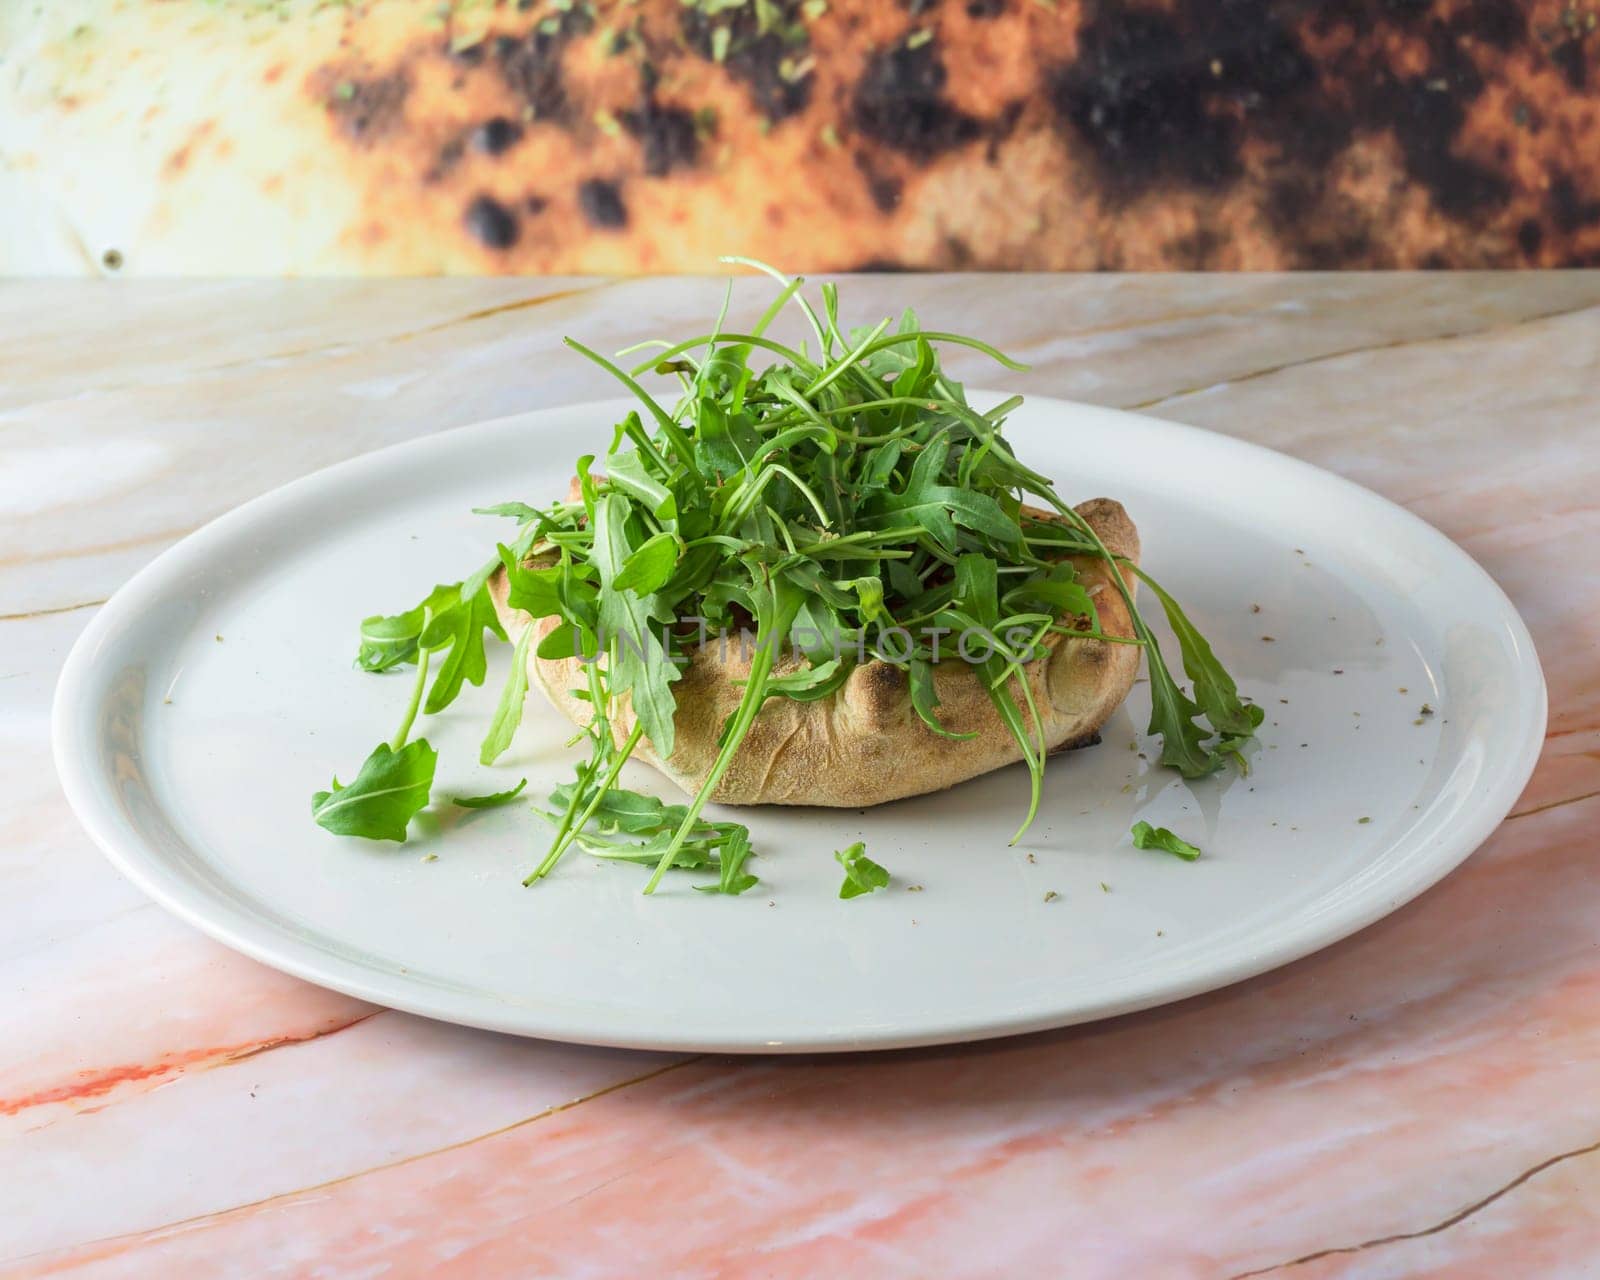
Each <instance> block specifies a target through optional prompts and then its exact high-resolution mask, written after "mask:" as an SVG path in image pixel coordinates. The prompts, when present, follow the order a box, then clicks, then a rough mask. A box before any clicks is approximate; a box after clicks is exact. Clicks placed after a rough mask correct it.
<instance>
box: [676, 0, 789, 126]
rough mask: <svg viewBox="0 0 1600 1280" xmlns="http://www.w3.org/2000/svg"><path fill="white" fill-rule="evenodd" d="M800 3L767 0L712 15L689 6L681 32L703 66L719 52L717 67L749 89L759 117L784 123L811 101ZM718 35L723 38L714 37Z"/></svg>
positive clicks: (696, 6) (683, 16) (684, 14)
mask: <svg viewBox="0 0 1600 1280" xmlns="http://www.w3.org/2000/svg"><path fill="white" fill-rule="evenodd" d="M802 3H803V0H768V2H767V3H765V4H761V5H754V4H741V5H740V6H738V7H737V8H728V9H722V10H721V11H720V12H716V13H714V14H708V13H706V12H704V11H702V9H701V8H700V6H698V5H690V6H687V7H685V8H684V10H683V15H682V18H681V19H680V21H681V24H682V26H681V29H682V31H683V37H684V39H685V40H686V41H687V42H688V44H689V47H690V48H691V49H693V50H694V51H695V52H696V53H698V54H699V55H700V56H701V57H702V58H705V59H706V60H707V61H715V60H717V54H718V52H719V49H720V51H721V54H722V57H721V59H720V60H721V62H722V65H723V66H724V67H726V68H727V70H728V74H729V75H731V76H733V78H734V79H736V80H738V81H741V82H742V83H743V84H745V85H747V86H748V87H749V89H750V93H751V96H752V97H754V98H755V101H756V106H757V107H758V108H759V109H760V111H761V114H762V115H764V116H766V117H767V118H768V119H769V120H783V119H786V118H787V117H789V116H792V115H797V114H799V113H800V112H802V111H804V110H805V109H806V105H807V104H808V103H809V102H810V101H811V81H812V78H813V77H812V76H810V75H808V74H805V73H804V72H803V71H802V70H801V62H802V60H803V59H804V58H805V56H806V53H807V51H808V50H809V48H810V43H811V42H810V37H809V36H808V35H807V33H806V27H805V23H804V21H803V20H802V15H801V12H800V10H801V6H802ZM708 7H709V6H708ZM758 11H759V12H758ZM719 29H720V30H723V31H726V32H727V35H726V36H719V35H718V34H717V32H718V30H719ZM724 41H725V42H726V44H725V45H724V44H723V42H724Z"/></svg>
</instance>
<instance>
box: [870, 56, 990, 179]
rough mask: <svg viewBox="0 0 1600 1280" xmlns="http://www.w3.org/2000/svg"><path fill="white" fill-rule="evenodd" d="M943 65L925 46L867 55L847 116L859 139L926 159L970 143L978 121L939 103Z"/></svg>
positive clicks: (945, 103) (976, 133) (942, 97)
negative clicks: (848, 115)
mask: <svg viewBox="0 0 1600 1280" xmlns="http://www.w3.org/2000/svg"><path fill="white" fill-rule="evenodd" d="M945 80H946V74H945V69H944V63H943V62H942V61H941V60H940V58H939V55H938V53H937V52H936V51H935V50H934V47H933V44H932V43H931V42H929V43H927V44H921V45H918V46H917V47H916V48H915V49H913V48H910V47H908V46H906V45H904V44H900V45H895V46H894V47H893V48H890V49H884V50H881V51H880V52H878V53H877V54H875V55H873V57H872V58H871V59H870V60H869V61H868V63H867V68H866V70H865V71H864V72H862V74H861V79H860V80H859V81H858V82H857V84H856V92H855V99H854V102H853V103H852V107H851V115H852V118H853V119H854V121H855V126H856V128H857V129H859V130H860V131H861V132H862V133H863V134H864V135H866V136H867V137H869V138H872V139H873V140H874V141H877V142H881V143H883V144H884V146H886V147H892V148H894V149H895V150H896V151H903V152H905V153H906V154H907V155H910V156H915V157H916V158H917V159H919V160H927V159H931V158H932V157H934V156H936V155H938V154H939V153H940V152H943V151H948V150H950V149H951V148H953V147H959V146H961V145H962V144H964V143H967V142H971V141H972V140H973V139H974V138H976V137H978V135H979V134H980V133H981V132H982V126H981V125H980V124H979V122H978V121H977V120H975V119H973V118H972V117H971V116H969V115H967V114H965V113H964V112H961V111H958V110H957V109H956V108H955V107H953V106H951V105H950V103H949V102H948V101H946V99H945V98H944V96H943V95H944V86H945Z"/></svg>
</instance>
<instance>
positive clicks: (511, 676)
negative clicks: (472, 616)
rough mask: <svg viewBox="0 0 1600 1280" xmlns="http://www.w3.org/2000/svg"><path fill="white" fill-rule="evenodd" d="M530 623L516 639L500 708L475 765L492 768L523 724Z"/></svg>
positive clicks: (485, 736) (496, 712)
mask: <svg viewBox="0 0 1600 1280" xmlns="http://www.w3.org/2000/svg"><path fill="white" fill-rule="evenodd" d="M533 631H534V628H533V624H532V623H531V622H530V623H529V624H528V625H527V626H526V627H524V628H523V631H522V634H521V635H520V636H518V637H517V647H516V648H515V649H513V650H512V651H511V670H510V672H509V673H508V674H507V675H506V683H505V688H504V689H502V690H501V691H500V705H499V706H497V707H496V708H495V711H494V719H493V720H492V721H490V722H489V732H488V733H487V734H485V735H484V739H483V745H482V746H481V747H479V748H478V763H479V764H493V763H494V762H495V761H496V760H498V759H499V758H500V757H501V756H502V755H504V754H505V752H506V748H507V747H509V746H510V745H511V740H512V739H513V738H515V737H516V736H517V728H518V726H519V725H521V723H522V708H523V705H524V704H525V703H526V702H527V700H528V645H529V643H530V642H531V641H532V639H533Z"/></svg>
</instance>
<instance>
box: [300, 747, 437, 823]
mask: <svg viewBox="0 0 1600 1280" xmlns="http://www.w3.org/2000/svg"><path fill="white" fill-rule="evenodd" d="M438 762H439V755H438V753H437V752H436V751H434V749H433V748H432V747H430V746H429V745H428V742H427V739H426V738H418V739H417V740H416V741H415V742H412V743H409V744H407V745H406V746H404V747H401V748H400V749H399V750H395V749H394V748H392V747H390V745H389V744H388V743H387V742H380V743H379V744H378V746H377V747H376V748H375V749H374V750H373V752H372V754H371V755H369V756H368V757H367V758H366V760H365V761H363V762H362V765H361V771H360V772H359V773H358V774H356V776H355V777H354V778H353V779H352V780H351V782H350V784H349V785H348V786H346V785H344V784H342V783H341V782H340V781H339V779H338V778H334V780H333V787H332V789H331V790H328V791H319V792H317V793H316V795H314V796H312V797H311V816H312V817H313V818H315V819H316V822H317V825H318V826H319V827H323V828H324V829H326V830H328V831H331V832H333V833H334V835H336V836H360V837H362V838H363V839H366V840H396V841H404V840H405V838H406V827H407V826H408V825H409V824H410V822H411V819H412V818H414V817H415V816H416V815H417V813H418V811H419V810H421V809H422V807H423V806H424V805H426V804H427V803H428V792H429V789H430V788H431V787H432V786H433V771H434V767H435V765H437V764H438Z"/></svg>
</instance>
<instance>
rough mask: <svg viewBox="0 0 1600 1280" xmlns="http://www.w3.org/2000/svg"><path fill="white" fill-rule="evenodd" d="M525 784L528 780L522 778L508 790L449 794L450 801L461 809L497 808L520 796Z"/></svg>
mask: <svg viewBox="0 0 1600 1280" xmlns="http://www.w3.org/2000/svg"><path fill="white" fill-rule="evenodd" d="M527 785H528V780H527V779H526V778H524V779H523V780H522V781H521V782H519V783H517V785H516V786H514V787H512V788H511V789H510V790H509V791H495V792H492V793H491V794H489V795H486V796H451V797H450V803H451V804H453V805H457V806H459V807H460V808H462V809H498V808H499V807H500V806H501V805H504V804H510V803H511V802H512V801H513V800H515V799H516V798H517V797H518V796H520V795H521V794H522V791H523V788H524V787H526V786H527Z"/></svg>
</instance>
